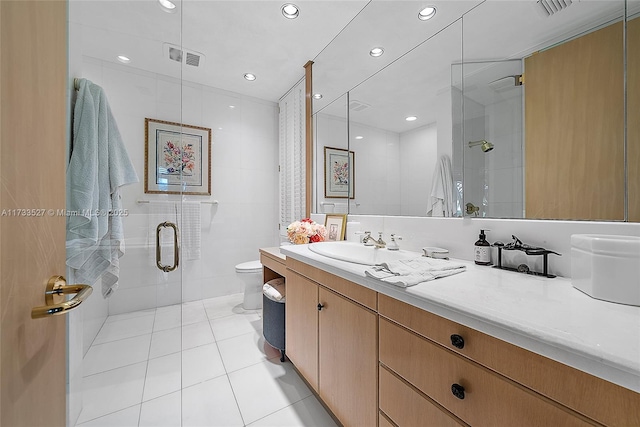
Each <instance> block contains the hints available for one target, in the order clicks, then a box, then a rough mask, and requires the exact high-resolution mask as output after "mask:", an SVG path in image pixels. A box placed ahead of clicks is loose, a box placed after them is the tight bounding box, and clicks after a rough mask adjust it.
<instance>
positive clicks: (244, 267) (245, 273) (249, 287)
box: [236, 260, 263, 310]
mask: <svg viewBox="0 0 640 427" xmlns="http://www.w3.org/2000/svg"><path fill="white" fill-rule="evenodd" d="M236 274H237V275H238V278H239V279H240V280H242V281H243V282H244V300H243V301H242V307H243V308H244V309H245V310H258V309H260V308H262V285H263V283H262V264H260V261H258V260H256V261H249V262H243V263H242V264H238V265H236Z"/></svg>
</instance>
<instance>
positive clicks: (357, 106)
mask: <svg viewBox="0 0 640 427" xmlns="http://www.w3.org/2000/svg"><path fill="white" fill-rule="evenodd" d="M369 107H371V106H370V105H369V104H365V103H364V102H361V101H357V100H355V99H354V100H353V101H349V109H350V110H353V111H362V110H364V109H366V108H369Z"/></svg>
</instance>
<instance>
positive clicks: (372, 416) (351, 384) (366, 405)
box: [287, 285, 378, 427]
mask: <svg viewBox="0 0 640 427" xmlns="http://www.w3.org/2000/svg"><path fill="white" fill-rule="evenodd" d="M288 286H289V285H287V303H289V300H288V299H289V289H288ZM319 301H320V304H322V310H320V312H319V316H318V318H319V338H320V340H319V349H318V352H319V372H320V378H319V387H320V391H319V393H320V397H321V398H322V400H323V401H324V402H325V403H326V404H327V405H328V406H329V408H330V409H331V411H332V412H333V413H334V414H335V415H336V417H337V418H338V419H339V420H340V421H341V422H342V423H343V425H345V426H367V427H370V426H375V425H377V419H378V401H377V400H378V399H377V395H378V393H377V390H378V355H377V354H378V353H377V349H378V325H377V318H376V315H375V314H374V313H373V312H372V311H370V310H367V309H365V308H363V307H361V306H360V305H358V304H356V303H354V302H351V301H349V300H347V299H346V298H343V297H341V296H339V295H338V294H336V293H334V292H331V291H329V290H327V289H325V288H322V287H320V290H319Z"/></svg>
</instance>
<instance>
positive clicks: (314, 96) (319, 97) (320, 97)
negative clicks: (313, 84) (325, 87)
mask: <svg viewBox="0 0 640 427" xmlns="http://www.w3.org/2000/svg"><path fill="white" fill-rule="evenodd" d="M313 99H322V94H321V93H314V94H313Z"/></svg>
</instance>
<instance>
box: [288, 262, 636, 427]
mask: <svg viewBox="0 0 640 427" xmlns="http://www.w3.org/2000/svg"><path fill="white" fill-rule="evenodd" d="M286 265H287V269H286V278H287V303H286V345H287V355H288V356H289V358H290V360H291V362H292V363H293V364H294V365H295V367H296V368H297V370H298V371H299V372H300V373H301V375H302V376H303V377H304V378H305V379H306V381H307V382H308V383H309V384H310V385H311V387H313V389H314V390H315V391H316V393H317V394H318V396H319V397H320V398H321V399H322V401H323V402H324V403H325V405H326V406H327V407H328V408H329V409H330V410H331V411H332V412H333V414H334V415H335V417H336V418H337V419H338V420H340V422H341V423H342V424H343V425H345V426H366V427H369V426H372V427H375V426H378V427H414V426H420V427H423V426H424V427H428V426H436V427H447V426H451V427H458V426H467V427H468V426H474V427H475V426H492V427H493V426H519V427H520V426H563V427H565V426H589V425H595V426H623V427H631V426H640V394H639V393H636V392H633V391H631V390H628V389H626V388H624V387H621V386H618V385H616V384H613V383H611V382H608V381H605V380H602V379H600V378H597V377H594V376H593V375H590V374H587V373H585V372H583V371H579V370H577V369H575V368H572V367H570V366H567V365H564V364H562V363H560V362H556V361H554V360H551V359H549V358H547V357H544V356H541V355H538V354H535V353H533V352H531V351H528V350H525V349H523V348H521V347H518V346H516V345H513V344H510V343H508V342H505V341H502V340H500V339H497V338H494V337H492V336H489V335H487V334H485V333H482V332H480V331H477V330H475V329H472V328H469V327H466V326H463V325H461V324H459V323H456V322H453V321H450V320H448V319H445V318H443V317H440V316H438V315H436V314H433V313H431V312H429V311H426V310H423V309H421V308H418V307H415V306H412V305H410V304H407V303H404V302H402V301H399V300H397V299H395V298H391V297H389V296H386V295H384V294H379V293H377V292H374V291H372V290H371V289H368V288H366V287H364V286H360V285H358V284H356V283H353V282H350V281H348V280H346V279H343V278H341V277H338V276H335V275H333V274H330V273H327V272H325V271H323V270H320V269H318V268H315V267H312V266H310V265H308V264H305V263H303V262H301V261H297V260H295V259H292V258H287V262H286Z"/></svg>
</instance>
